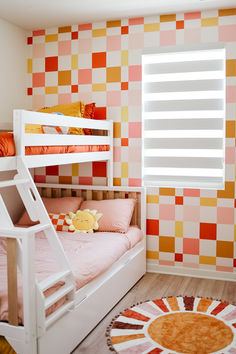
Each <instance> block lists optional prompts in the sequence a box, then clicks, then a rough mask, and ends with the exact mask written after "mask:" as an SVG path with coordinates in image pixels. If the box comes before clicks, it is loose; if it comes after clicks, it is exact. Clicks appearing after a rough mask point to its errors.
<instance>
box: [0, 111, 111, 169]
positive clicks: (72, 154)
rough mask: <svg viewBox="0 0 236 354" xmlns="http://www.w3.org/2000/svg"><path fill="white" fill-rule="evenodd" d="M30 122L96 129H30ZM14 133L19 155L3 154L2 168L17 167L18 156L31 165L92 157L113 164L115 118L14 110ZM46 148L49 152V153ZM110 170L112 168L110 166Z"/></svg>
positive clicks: (32, 166)
mask: <svg viewBox="0 0 236 354" xmlns="http://www.w3.org/2000/svg"><path fill="white" fill-rule="evenodd" d="M27 124H33V125H41V126H46V127H55V128H56V127H73V128H82V129H84V128H85V129H92V130H93V135H70V134H51V133H46V134H45V133H44V134H33V133H27V132H26V129H25V128H26V125H27ZM94 134H95V135H94ZM13 137H14V143H15V156H7V157H0V171H6V170H15V169H16V166H17V157H21V158H23V159H24V162H25V164H26V166H27V167H28V168H35V167H41V166H51V165H62V164H72V163H80V162H89V161H109V165H111V164H112V159H113V122H112V121H104V120H94V119H85V118H78V117H71V116H63V115H58V114H52V113H50V114H49V113H42V112H34V111H26V110H14V112H13ZM37 147H38V149H37ZM52 147H54V149H51V148H52ZM57 147H58V153H53V152H55V150H56V151H57ZM62 147H65V148H66V149H63V148H62ZM67 148H68V149H67ZM50 149H51V151H50ZM63 150H65V151H68V152H63V153H60V151H63ZM45 151H47V152H46V153H45ZM77 151H85V152H77ZM110 170H112V169H111V168H110ZM110 172H111V171H110Z"/></svg>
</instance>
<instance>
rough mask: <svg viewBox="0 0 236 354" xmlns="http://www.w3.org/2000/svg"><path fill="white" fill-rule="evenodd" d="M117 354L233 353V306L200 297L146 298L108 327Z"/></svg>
mask: <svg viewBox="0 0 236 354" xmlns="http://www.w3.org/2000/svg"><path fill="white" fill-rule="evenodd" d="M108 334H109V339H108V345H109V347H110V349H111V350H113V351H114V350H115V352H116V353H119V354H141V353H143V354H158V353H162V354H174V353H181V354H208V353H218V354H226V353H229V354H236V306H234V305H231V304H229V303H227V302H221V301H217V300H212V299H206V298H199V297H187V296H185V297H182V296H179V297H168V298H163V299H158V300H153V301H147V302H144V303H141V304H139V305H136V306H134V307H132V308H130V309H128V310H126V311H125V312H123V313H122V314H120V315H119V316H118V317H117V318H116V319H115V320H114V321H113V322H112V323H111V325H110V326H109V328H108Z"/></svg>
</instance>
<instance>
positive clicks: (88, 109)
mask: <svg viewBox="0 0 236 354" xmlns="http://www.w3.org/2000/svg"><path fill="white" fill-rule="evenodd" d="M95 105H96V104H95V103H89V104H86V105H85V108H84V114H83V118H88V119H93V118H94V112H95ZM84 133H85V135H92V134H93V130H92V129H90V128H84Z"/></svg>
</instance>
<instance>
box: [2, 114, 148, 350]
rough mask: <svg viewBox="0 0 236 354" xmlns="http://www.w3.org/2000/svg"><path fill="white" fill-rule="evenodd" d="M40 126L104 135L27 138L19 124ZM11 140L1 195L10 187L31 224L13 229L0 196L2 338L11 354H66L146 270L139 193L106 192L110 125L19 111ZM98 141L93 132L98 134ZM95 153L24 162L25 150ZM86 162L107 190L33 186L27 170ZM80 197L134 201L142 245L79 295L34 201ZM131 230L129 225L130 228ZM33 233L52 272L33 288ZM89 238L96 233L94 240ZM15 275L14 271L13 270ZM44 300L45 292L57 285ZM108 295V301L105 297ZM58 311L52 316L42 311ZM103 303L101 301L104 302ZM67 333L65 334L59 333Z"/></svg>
mask: <svg viewBox="0 0 236 354" xmlns="http://www.w3.org/2000/svg"><path fill="white" fill-rule="evenodd" d="M27 123H30V124H41V125H48V126H57V125H60V126H67V127H71V126H73V127H79V128H90V129H95V130H97V129H100V130H102V131H103V133H104V131H105V134H106V135H95V136H83V135H52V134H45V135H41V134H27V133H25V125H26V124H27ZM13 134H14V140H15V152H16V153H15V156H8V157H0V171H7V170H16V175H15V176H14V179H13V180H8V181H1V182H0V191H1V188H4V187H9V186H16V188H17V190H18V193H19V194H20V197H21V199H22V201H23V203H24V205H25V208H26V210H27V212H28V215H29V217H30V219H31V220H32V221H38V224H36V225H33V226H29V227H18V226H15V225H13V223H12V220H11V218H10V216H9V214H8V211H7V208H6V206H5V203H4V201H3V198H2V197H1V195H0V225H1V226H0V239H1V241H2V240H3V242H5V244H4V247H5V249H6V257H7V283H8V317H7V321H5V322H3V321H1V322H0V335H1V336H4V337H5V338H6V339H7V341H8V342H9V343H10V345H11V346H12V347H13V348H14V349H15V351H16V352H17V353H22V354H45V353H57V354H66V353H70V352H71V351H72V350H73V349H74V348H75V347H76V346H77V345H78V344H79V343H80V342H81V341H82V340H83V339H84V338H85V336H86V335H87V334H88V333H89V332H90V331H91V330H92V329H93V328H94V327H95V326H96V325H97V323H98V322H99V321H100V320H101V319H102V318H103V317H104V316H105V315H106V314H107V313H108V312H109V310H110V309H111V308H112V307H113V306H114V305H115V304H116V303H117V302H118V301H119V300H120V299H121V298H122V297H123V296H124V295H125V294H126V292H127V291H128V290H129V289H130V288H131V287H132V286H133V285H134V284H135V283H136V282H137V281H138V280H139V279H140V278H141V277H142V276H143V274H144V273H145V271H146V240H145V232H146V230H145V229H146V225H145V224H146V217H145V198H146V197H145V189H144V188H139V187H137V188H135V187H113V186H112V180H113V174H112V171H113V164H112V159H113V133H112V122H111V121H94V120H92V119H83V118H75V117H64V116H63V117H61V116H60V117H58V116H57V115H53V114H46V113H37V112H31V111H24V110H16V111H14V122H13ZM98 134H99V133H98ZM74 145H75V146H85V145H86V146H94V145H103V146H106V147H108V148H106V151H96V152H92V151H91V149H88V151H87V152H81V153H76V152H72V153H62V154H60V153H58V154H42V155H27V152H26V151H27V147H29V146H33V147H34V146H74ZM86 161H107V186H106V187H102V186H78V185H65V184H63V185H56V184H37V186H36V185H35V183H34V181H33V179H32V177H31V174H30V171H29V168H34V167H39V166H50V165H54V164H58V165H60V164H70V163H77V162H78V163H79V162H86ZM61 196H81V197H82V198H83V199H84V200H92V199H95V200H98V201H100V200H103V199H114V198H119V199H127V198H132V199H135V200H136V206H135V208H134V211H133V216H132V220H131V225H138V227H139V228H140V230H142V233H143V238H142V239H140V240H139V241H138V242H136V243H135V244H134V246H133V247H130V248H129V249H127V250H126V251H125V252H124V254H123V255H122V256H121V257H120V258H119V259H117V260H116V261H115V263H113V265H111V267H110V268H109V269H107V270H105V271H104V272H102V273H101V274H100V275H99V276H98V277H96V278H94V279H93V280H91V281H90V282H88V283H87V284H86V285H84V286H82V287H81V288H79V289H78V287H77V288H76V281H75V277H74V274H73V272H72V269H71V266H70V263H69V261H68V255H66V253H65V250H64V248H63V246H62V243H61V242H60V236H58V234H59V233H57V232H56V231H55V228H54V227H53V226H52V223H51V221H50V218H49V215H48V213H47V210H46V208H45V206H44V204H43V202H42V199H41V197H55V198H57V197H61ZM131 227H132V226H131ZM40 233H43V234H44V237H45V239H46V240H47V242H48V245H49V247H50V249H51V252H53V255H54V257H55V261H56V262H57V266H58V270H57V271H55V272H53V274H51V275H50V276H48V277H47V278H45V279H43V280H41V281H38V280H37V279H36V273H35V266H34V263H35V245H36V244H37V237H38V235H39V234H40ZM95 235H96V234H95ZM17 268H18V270H20V274H21V278H22V280H21V281H22V285H23V289H22V301H23V315H22V317H23V320H22V321H19V316H18V310H19V309H18V294H17V291H18V290H19V289H18V285H17V284H18V283H17ZM18 273H19V271H18ZM58 284H60V286H57V288H56V290H55V291H54V292H53V293H52V294H50V296H48V297H46V296H45V291H47V290H48V289H50V288H51V287H52V286H55V285H58ZM108 294H109V295H108ZM60 300H63V301H61V304H60V306H59V307H57V308H56V309H55V310H54V311H53V312H52V313H50V314H49V315H47V310H48V309H49V308H50V307H51V306H52V305H55V304H57V303H58V302H59V301H60ZM104 300H105V301H104ZM65 329H66V332H65Z"/></svg>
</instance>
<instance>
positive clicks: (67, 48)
mask: <svg viewBox="0 0 236 354" xmlns="http://www.w3.org/2000/svg"><path fill="white" fill-rule="evenodd" d="M58 54H59V55H70V54H71V41H59V42H58Z"/></svg>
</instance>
